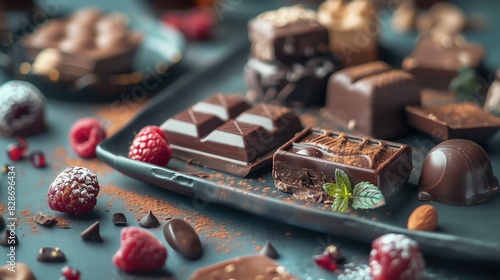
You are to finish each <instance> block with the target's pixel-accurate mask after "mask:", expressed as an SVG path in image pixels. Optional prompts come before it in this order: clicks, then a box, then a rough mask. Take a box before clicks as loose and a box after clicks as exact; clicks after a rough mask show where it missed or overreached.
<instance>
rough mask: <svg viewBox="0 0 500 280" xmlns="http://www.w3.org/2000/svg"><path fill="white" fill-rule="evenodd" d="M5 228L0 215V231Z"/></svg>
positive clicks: (3, 220)
mask: <svg viewBox="0 0 500 280" xmlns="http://www.w3.org/2000/svg"><path fill="white" fill-rule="evenodd" d="M4 227H5V219H4V218H3V216H2V215H0V230H3V228H4Z"/></svg>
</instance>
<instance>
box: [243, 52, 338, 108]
mask: <svg viewBox="0 0 500 280" xmlns="http://www.w3.org/2000/svg"><path fill="white" fill-rule="evenodd" d="M340 67H341V65H340V63H339V61H338V60H337V59H336V58H335V57H334V56H332V55H322V56H317V57H313V58H308V59H305V60H298V61H295V62H289V63H287V62H284V63H283V62H279V61H274V62H265V61H261V60H259V59H257V58H253V57H251V58H250V59H249V60H248V62H247V64H246V65H245V68H244V75H245V81H246V84H247V85H248V94H247V96H248V98H249V99H252V100H256V101H258V102H264V103H276V104H280V105H287V106H291V107H308V106H312V105H321V104H324V102H325V94H326V86H327V83H328V78H329V77H330V75H331V74H333V73H334V72H335V71H337V70H338V69H340Z"/></svg>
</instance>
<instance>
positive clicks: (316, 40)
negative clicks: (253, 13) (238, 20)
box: [248, 5, 329, 62]
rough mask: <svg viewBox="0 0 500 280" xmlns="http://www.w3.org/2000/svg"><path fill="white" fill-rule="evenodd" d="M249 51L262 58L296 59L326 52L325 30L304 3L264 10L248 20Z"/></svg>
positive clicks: (268, 59)
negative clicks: (250, 44) (302, 4)
mask: <svg viewBox="0 0 500 280" xmlns="http://www.w3.org/2000/svg"><path fill="white" fill-rule="evenodd" d="M248 33H249V37H250V42H251V43H252V48H251V53H252V56H253V57H256V58H258V59H260V60H263V61H275V60H277V61H282V62H284V61H295V60H297V59H302V58H308V57H314V56H318V55H322V54H325V53H327V52H328V51H329V49H328V44H329V42H328V40H329V39H328V30H327V29H326V28H325V27H324V26H323V25H321V24H320V23H319V22H318V21H317V20H316V12H314V11H312V10H309V9H306V8H304V7H303V6H300V5H295V6H291V7H283V8H281V9H278V10H275V11H269V12H265V13H263V14H260V15H259V16H258V17H257V18H255V19H252V20H251V21H250V22H249V24H248Z"/></svg>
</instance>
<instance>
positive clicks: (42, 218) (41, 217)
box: [33, 212, 56, 226]
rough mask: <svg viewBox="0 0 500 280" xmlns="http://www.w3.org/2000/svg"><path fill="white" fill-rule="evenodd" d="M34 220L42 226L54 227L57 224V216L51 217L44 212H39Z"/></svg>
mask: <svg viewBox="0 0 500 280" xmlns="http://www.w3.org/2000/svg"><path fill="white" fill-rule="evenodd" d="M33 220H34V221H35V222H36V223H37V224H40V225H42V226H50V225H52V224H53V223H54V222H55V220H56V216H54V215H50V214H44V213H42V212H38V213H37V214H36V215H35V217H34V218H33Z"/></svg>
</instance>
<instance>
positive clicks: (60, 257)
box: [36, 247, 66, 263]
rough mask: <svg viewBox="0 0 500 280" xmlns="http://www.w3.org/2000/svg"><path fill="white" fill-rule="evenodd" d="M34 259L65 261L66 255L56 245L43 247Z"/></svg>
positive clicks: (40, 260)
mask: <svg viewBox="0 0 500 280" xmlns="http://www.w3.org/2000/svg"><path fill="white" fill-rule="evenodd" d="M36 260H37V261H39V262H46V263H54V262H65V261H66V255H64V253H63V251H61V249H59V248H58V247H55V248H52V247H43V248H41V249H40V251H39V252H38V256H37V257H36Z"/></svg>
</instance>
